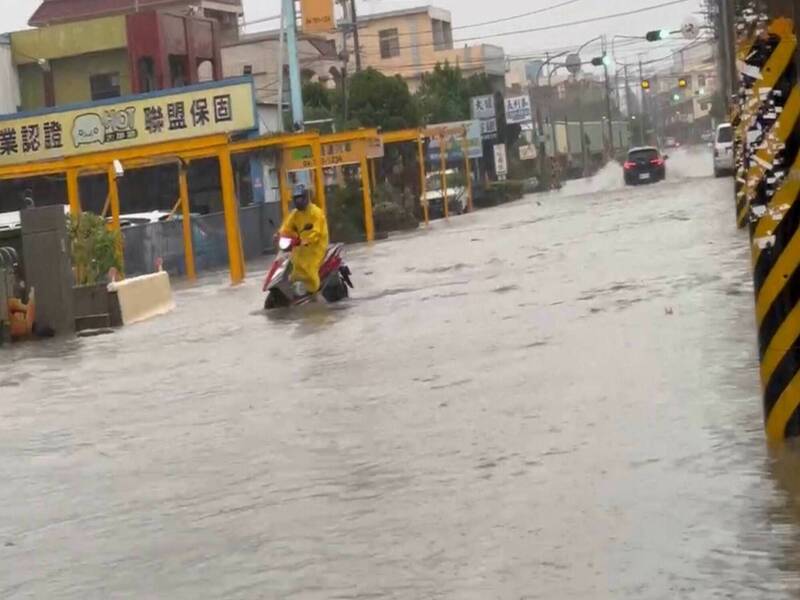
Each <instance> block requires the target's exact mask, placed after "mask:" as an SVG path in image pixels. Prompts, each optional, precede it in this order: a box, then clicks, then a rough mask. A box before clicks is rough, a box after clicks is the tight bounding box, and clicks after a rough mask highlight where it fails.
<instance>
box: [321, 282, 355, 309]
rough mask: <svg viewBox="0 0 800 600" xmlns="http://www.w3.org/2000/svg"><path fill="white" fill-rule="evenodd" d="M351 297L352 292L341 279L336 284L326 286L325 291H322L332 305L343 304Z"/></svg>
mask: <svg viewBox="0 0 800 600" xmlns="http://www.w3.org/2000/svg"><path fill="white" fill-rule="evenodd" d="M349 295H350V290H349V289H348V287H347V284H346V283H345V282H344V281H342V280H341V279H338V280H337V281H336V283H333V284H331V285H329V286H326V287H325V289H323V290H322V297H323V298H325V300H326V301H327V302H330V303H331V304H333V303H334V302H341V301H342V300H344V299H345V298H347V297H348V296H349Z"/></svg>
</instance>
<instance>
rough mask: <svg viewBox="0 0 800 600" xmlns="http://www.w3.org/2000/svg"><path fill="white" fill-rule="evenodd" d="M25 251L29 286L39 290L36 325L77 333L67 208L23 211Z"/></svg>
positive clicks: (65, 333)
mask: <svg viewBox="0 0 800 600" xmlns="http://www.w3.org/2000/svg"><path fill="white" fill-rule="evenodd" d="M21 217H22V253H23V257H24V263H25V273H26V280H27V281H26V283H27V284H28V288H29V289H30V288H33V289H35V290H36V325H37V326H38V327H39V328H50V329H52V330H53V331H54V332H55V334H56V335H68V334H71V333H74V332H75V310H74V298H73V292H72V287H73V276H72V259H71V257H70V244H69V236H68V232H67V217H66V215H65V214H64V207H63V206H61V205H58V206H45V207H42V208H32V209H29V210H23V211H22V213H21Z"/></svg>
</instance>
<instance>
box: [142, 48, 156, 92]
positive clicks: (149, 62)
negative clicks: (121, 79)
mask: <svg viewBox="0 0 800 600" xmlns="http://www.w3.org/2000/svg"><path fill="white" fill-rule="evenodd" d="M155 89H156V65H155V62H154V61H153V59H152V58H150V57H149V56H143V57H142V58H140V59H139V93H141V94H146V93H147V92H152V91H154V90H155Z"/></svg>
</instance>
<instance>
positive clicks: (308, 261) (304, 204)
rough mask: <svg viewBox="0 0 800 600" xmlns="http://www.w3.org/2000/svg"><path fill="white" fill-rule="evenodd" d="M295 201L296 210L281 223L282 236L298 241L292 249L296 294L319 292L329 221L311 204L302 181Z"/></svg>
mask: <svg viewBox="0 0 800 600" xmlns="http://www.w3.org/2000/svg"><path fill="white" fill-rule="evenodd" d="M292 200H293V202H294V210H293V211H292V212H291V213H289V216H288V217H286V221H284V223H283V225H281V229H280V235H281V236H283V237H291V238H295V239H297V240H299V245H298V246H295V248H294V249H293V250H292V266H293V269H292V282H294V284H295V291H296V293H297V295H298V296H304V295H310V294H316V293H317V292H318V291H319V288H320V280H319V269H320V267H321V266H322V261H323V260H324V259H325V253H326V252H327V251H328V221H327V219H326V218H325V213H324V212H322V210H321V209H320V208H319V207H318V206H316V205H315V204H312V203H311V200H310V198H309V195H308V190H307V189H306V186H305V185H303V184H302V183H301V184H297V185H296V186H294V190H293V192H292Z"/></svg>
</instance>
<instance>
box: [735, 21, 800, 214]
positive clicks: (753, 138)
mask: <svg viewBox="0 0 800 600" xmlns="http://www.w3.org/2000/svg"><path fill="white" fill-rule="evenodd" d="M796 49H797V37H796V36H795V34H794V23H793V22H792V21H791V20H790V19H784V18H780V19H776V20H775V21H773V22H772V24H771V25H770V26H769V29H768V30H767V32H766V34H765V35H764V36H761V37H759V38H758V39H756V40H755V41H754V42H753V44H752V46H751V47H750V49H749V52H748V54H747V57H746V58H745V60H744V61H743V63H742V65H741V66H740V69H741V71H742V81H743V87H744V91H743V93H742V97H741V99H740V100H741V104H742V105H741V107H740V110H739V113H738V115H737V117H738V119H737V120H738V123H737V124H736V144H735V145H736V156H737V173H736V223H737V225H738V226H739V227H740V228H743V227H745V226H746V225H747V224H748V222H749V221H750V204H751V202H752V200H753V196H754V195H755V192H754V190H755V189H756V188H757V187H758V185H759V184H760V183H761V182H762V179H763V171H765V170H767V169H766V168H765V166H766V165H769V164H771V158H772V157H771V156H770V152H774V151H775V150H776V149H778V148H779V147H780V146H781V145H782V143H781V142H780V140H779V139H777V140H776V141H777V142H778V143H773V144H771V148H767V149H763V148H761V146H762V145H763V144H765V143H766V142H765V140H768V139H769V137H770V135H771V133H772V124H773V123H775V121H776V120H777V111H776V108H777V107H783V105H784V104H785V103H787V102H788V96H789V93H790V91H791V90H792V85H793V84H794V81H791V79H793V76H794V70H793V68H792V59H793V58H794V52H795V50H796ZM747 82H750V85H747ZM779 137H780V136H774V135H773V138H779ZM759 152H760V157H759ZM759 158H760V160H759Z"/></svg>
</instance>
